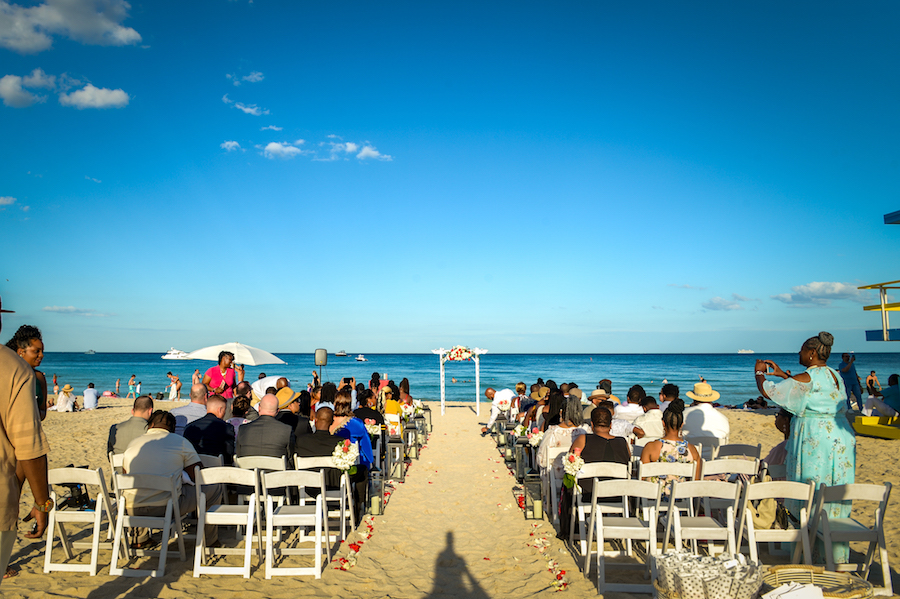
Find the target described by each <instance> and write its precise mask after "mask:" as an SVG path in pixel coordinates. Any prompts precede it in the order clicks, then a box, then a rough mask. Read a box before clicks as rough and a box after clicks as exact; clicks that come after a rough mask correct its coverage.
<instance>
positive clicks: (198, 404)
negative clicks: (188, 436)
mask: <svg viewBox="0 0 900 599" xmlns="http://www.w3.org/2000/svg"><path fill="white" fill-rule="evenodd" d="M169 413H170V414H172V416H174V417H175V434H176V435H182V436H183V435H184V427H186V426H187V425H189V424H190V423H191V422H193V421H194V420H199V419H200V418H203V417H204V416H206V385H204V384H203V383H197V384H196V385H191V402H190V403H189V404H187V405H186V406H181V407H180V408H175V409H174V410H171V411H170V412H169Z"/></svg>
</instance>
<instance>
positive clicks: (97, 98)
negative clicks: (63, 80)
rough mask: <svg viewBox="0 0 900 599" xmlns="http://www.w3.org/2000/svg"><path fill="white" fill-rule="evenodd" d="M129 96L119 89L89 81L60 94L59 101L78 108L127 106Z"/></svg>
mask: <svg viewBox="0 0 900 599" xmlns="http://www.w3.org/2000/svg"><path fill="white" fill-rule="evenodd" d="M129 100H130V98H129V97H128V94H126V93H125V92H124V91H123V90H121V89H108V88H106V87H94V86H93V85H91V84H90V83H88V84H87V85H86V86H84V88H83V89H79V90H77V91H74V92H72V93H70V94H60V95H59V103H60V104H62V105H63V106H74V107H75V108H77V109H78V110H83V109H85V108H123V107H125V106H128V102H129Z"/></svg>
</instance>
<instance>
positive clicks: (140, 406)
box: [106, 395, 153, 454]
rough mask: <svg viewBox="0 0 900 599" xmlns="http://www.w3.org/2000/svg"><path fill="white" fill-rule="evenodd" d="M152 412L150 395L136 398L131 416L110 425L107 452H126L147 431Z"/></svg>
mask: <svg viewBox="0 0 900 599" xmlns="http://www.w3.org/2000/svg"><path fill="white" fill-rule="evenodd" d="M152 413H153V400H152V399H150V396H149V395H141V396H140V397H138V398H137V399H135V400H134V406H133V407H132V408H131V418H129V419H128V420H126V421H125V422H120V423H119V424H114V425H112V426H111V427H109V440H108V441H107V442H106V452H107V453H109V452H113V453H115V454H119V453H125V450H126V449H128V445H129V444H130V443H131V442H132V441H134V440H135V439H137V438H138V437H140V436H141V435H143V434H144V433H146V432H147V421H148V420H149V419H150V414H152Z"/></svg>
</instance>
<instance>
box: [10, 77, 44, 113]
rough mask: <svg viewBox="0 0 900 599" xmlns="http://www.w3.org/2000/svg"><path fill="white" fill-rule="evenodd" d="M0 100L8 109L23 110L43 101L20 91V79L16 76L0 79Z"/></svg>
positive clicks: (38, 97) (22, 90) (24, 91)
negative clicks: (0, 99)
mask: <svg viewBox="0 0 900 599" xmlns="http://www.w3.org/2000/svg"><path fill="white" fill-rule="evenodd" d="M0 98H2V99H3V103H4V104H5V105H6V106H9V107H10V108H25V107H26V106H31V105H32V104H34V103H35V102H43V101H44V100H45V98H42V97H40V96H36V95H34V94H32V93H31V92H29V91H26V90H24V89H22V78H21V77H19V76H18V75H6V76H4V77H3V78H2V79H0Z"/></svg>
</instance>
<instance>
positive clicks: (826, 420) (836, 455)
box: [763, 366, 856, 563]
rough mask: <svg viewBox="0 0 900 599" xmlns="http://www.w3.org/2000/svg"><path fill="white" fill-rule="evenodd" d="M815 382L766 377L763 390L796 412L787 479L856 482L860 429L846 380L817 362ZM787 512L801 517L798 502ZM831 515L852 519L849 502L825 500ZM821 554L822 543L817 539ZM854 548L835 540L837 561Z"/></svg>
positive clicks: (811, 374) (812, 373)
mask: <svg viewBox="0 0 900 599" xmlns="http://www.w3.org/2000/svg"><path fill="white" fill-rule="evenodd" d="M806 372H807V373H808V374H809V378H810V381H809V382H808V383H801V382H798V381H796V380H794V379H792V378H788V379H785V380H784V381H782V382H780V383H773V382H772V381H766V382H765V383H763V389H764V390H765V392H766V395H768V396H769V397H770V398H771V399H772V401H774V402H775V403H777V404H778V405H780V406H781V407H783V408H784V409H786V410H787V411H788V412H791V413H792V414H793V415H794V418H793V419H792V420H791V434H790V437H788V440H787V461H786V462H785V464H786V467H787V479H788V480H790V481H795V482H801V483H807V482H809V481H813V482H814V483H815V484H816V488H817V489H818V487H819V485H820V484H821V483H825V484H826V485H828V486H829V487H831V486H834V485H845V484H849V483H853V482H854V481H855V480H856V433H855V432H854V431H853V427H851V426H850V423H849V422H848V421H847V417H846V416H845V414H844V412H845V410H846V405H847V399H846V397H847V394H846V391H845V389H844V382H843V380H842V379H841V376H840V374H838V373H837V372H836V371H834V370H833V369H831V368H829V367H827V366H819V367H816V366H813V367H810V368H808V369H807V370H806ZM786 505H787V508H788V510H790V512H791V513H792V514H793V515H794V516H795V517H799V516H800V510H799V502H797V501H788V502H786ZM824 509H825V510H826V511H827V513H828V517H829V518H848V517H849V516H850V510H851V505H850V502H838V503H826V504H825V506H824ZM817 549H818V550H819V552H821V546H820V544H819V543H817ZM849 557H850V548H849V545H847V544H846V543H835V544H834V561H835V563H847V561H848V560H849Z"/></svg>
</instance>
